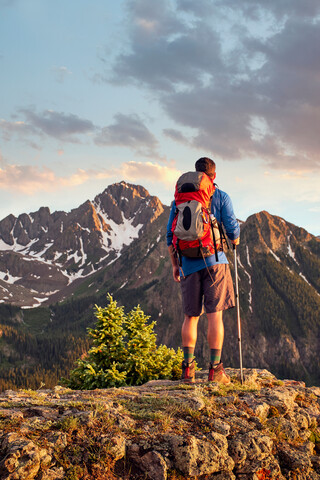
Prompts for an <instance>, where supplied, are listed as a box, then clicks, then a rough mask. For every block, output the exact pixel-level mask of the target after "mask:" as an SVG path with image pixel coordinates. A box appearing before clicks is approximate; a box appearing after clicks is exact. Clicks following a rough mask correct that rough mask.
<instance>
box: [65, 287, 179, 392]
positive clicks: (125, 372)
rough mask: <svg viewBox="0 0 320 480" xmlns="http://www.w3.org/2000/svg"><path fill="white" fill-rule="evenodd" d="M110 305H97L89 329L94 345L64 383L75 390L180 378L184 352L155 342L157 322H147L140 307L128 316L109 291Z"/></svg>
mask: <svg viewBox="0 0 320 480" xmlns="http://www.w3.org/2000/svg"><path fill="white" fill-rule="evenodd" d="M108 300H109V305H108V306H107V307H98V306H97V305H96V306H95V317H96V319H97V320H96V324H95V327H94V328H88V335H89V337H91V339H92V343H93V346H92V347H91V348H90V350H89V351H88V353H87V354H86V356H85V357H84V358H80V359H78V360H77V367H76V368H75V369H74V370H72V371H71V372H70V378H69V379H63V383H64V384H65V385H66V386H68V387H70V388H74V389H80V390H81V389H88V390H90V389H93V388H107V387H120V386H124V385H141V384H143V383H145V382H147V381H148V380H154V379H163V378H169V379H178V378H179V376H180V374H181V362H182V360H183V353H182V350H181V349H178V350H177V351H175V350H174V349H171V348H168V347H166V346H165V345H160V346H159V347H157V345H156V334H155V333H154V331H153V329H154V326H155V322H152V323H150V324H148V323H147V321H148V319H149V317H148V316H146V315H145V314H144V313H143V311H142V310H141V309H140V307H139V306H137V307H135V308H134V309H133V310H131V311H130V312H129V313H128V314H127V315H126V314H125V313H124V310H123V307H119V306H118V305H117V303H116V301H115V300H113V298H112V296H111V295H110V294H108Z"/></svg>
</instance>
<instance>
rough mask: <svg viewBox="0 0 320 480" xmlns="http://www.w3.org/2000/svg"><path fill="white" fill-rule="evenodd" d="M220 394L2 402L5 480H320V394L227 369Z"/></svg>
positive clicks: (127, 391) (57, 396)
mask: <svg viewBox="0 0 320 480" xmlns="http://www.w3.org/2000/svg"><path fill="white" fill-rule="evenodd" d="M228 373H229V374H230V375H231V379H232V383H231V384H230V385H229V386H219V384H216V383H208V382H207V381H206V378H207V372H205V371H204V372H201V371H200V372H197V377H196V383H195V384H194V385H185V384H181V383H180V382H179V381H176V382H173V381H165V380H161V381H157V380H154V381H151V382H148V383H146V384H145V385H142V386H140V387H126V388H119V389H116V388H110V389H102V390H93V391H72V390H70V389H65V388H63V387H59V386H57V387H55V388H54V389H53V390H43V389H40V390H37V391H30V390H29V391H6V392H4V393H2V394H0V417H1V418H0V422H1V433H0V451H1V460H0V475H1V478H2V479H4V480H9V479H16V480H32V479H36V480H40V479H41V480H58V479H63V478H77V479H84V478H86V479H87V480H90V479H94V480H96V479H98V478H101V479H108V480H115V479H116V478H117V479H118V480H141V479H142V478H143V479H146V480H148V479H149V480H176V479H177V478H179V479H180V480H187V479H188V480H191V479H195V480H196V479H198V480H200V479H201V480H238V479H239V480H286V479H291V480H293V479H295V480H317V479H319V478H320V429H319V424H320V388H319V387H309V388H306V387H305V385H304V384H303V382H296V381H291V380H284V381H279V380H278V379H277V378H276V377H275V376H274V375H272V374H271V373H270V372H268V371H266V370H257V369H251V370H250V369H245V371H244V374H245V381H244V384H243V385H241V384H240V383H239V371H238V370H233V369H228Z"/></svg>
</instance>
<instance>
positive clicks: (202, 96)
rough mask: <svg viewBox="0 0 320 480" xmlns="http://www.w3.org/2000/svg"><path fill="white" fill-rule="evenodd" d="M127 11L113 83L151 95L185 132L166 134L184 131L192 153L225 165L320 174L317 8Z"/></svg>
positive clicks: (295, 4) (245, 5)
mask: <svg viewBox="0 0 320 480" xmlns="http://www.w3.org/2000/svg"><path fill="white" fill-rule="evenodd" d="M128 5H129V7H128V18H127V20H128V32H129V33H128V38H127V39H126V40H127V41H129V45H128V47H127V48H126V49H125V50H124V51H122V52H121V53H120V54H118V55H117V56H116V59H115V61H114V64H113V76H112V81H113V82H118V83H128V84H134V85H139V88H140V89H141V87H144V88H146V89H148V90H150V91H152V94H153V97H154V98H156V99H157V100H158V101H159V103H160V105H161V106H162V108H163V110H164V112H165V113H166V114H167V115H168V116H169V117H170V119H171V120H174V121H175V122H176V124H177V125H178V126H179V131H180V132H181V134H182V136H181V135H180V136H179V134H178V133H177V132H178V130H172V129H167V130H164V133H165V134H166V135H167V136H169V137H170V138H175V139H176V140H179V141H183V128H184V127H187V128H191V129H193V131H194V134H193V136H192V138H190V145H192V146H193V147H194V148H196V149H201V150H207V151H209V152H210V153H211V154H212V155H216V156H218V157H221V158H223V159H225V160H239V159H245V158H256V159H258V160H261V159H262V160H264V161H265V163H266V164H267V165H268V166H269V167H271V168H277V169H281V168H283V169H288V168H289V169H291V170H297V169H298V170H299V169H300V168H301V164H303V165H304V168H306V169H308V170H314V169H317V170H318V169H319V167H320V157H319V151H320V136H319V134H318V128H317V125H319V122H320V108H319V106H320V105H319V103H320V95H319V93H320V65H319V62H318V61H317V59H318V58H319V55H320V17H319V14H320V4H319V2H318V1H316V0H307V1H306V2H303V3H302V2H301V1H300V0H284V1H283V2H279V1H278V0H270V2H265V1H264V0H257V1H255V0H243V1H241V2H239V1H238V0H230V2H228V5H227V6H226V2H225V1H222V0H216V1H215V2H214V5H213V2H211V1H209V0H199V1H197V2H194V1H191V0H176V2H170V1H169V0H161V1H159V2H157V8H156V9H154V10H153V9H152V8H151V7H150V2H148V1H147V0H139V1H137V2H128ZM257 118H258V119H260V124H261V125H264V128H261V129H260V131H259V132H258V133H259V134H257V129H256V126H255V119H257ZM188 138H189V136H188Z"/></svg>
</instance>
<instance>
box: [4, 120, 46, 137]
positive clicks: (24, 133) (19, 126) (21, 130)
mask: <svg viewBox="0 0 320 480" xmlns="http://www.w3.org/2000/svg"><path fill="white" fill-rule="evenodd" d="M0 130H1V132H2V138H3V139H4V140H5V141H9V140H10V139H11V138H12V136H13V135H18V136H19V137H22V138H25V137H29V136H30V135H34V134H37V130H36V128H34V127H33V126H32V125H29V124H28V123H26V122H24V121H22V120H19V121H16V122H8V121H7V120H5V119H3V118H2V119H0Z"/></svg>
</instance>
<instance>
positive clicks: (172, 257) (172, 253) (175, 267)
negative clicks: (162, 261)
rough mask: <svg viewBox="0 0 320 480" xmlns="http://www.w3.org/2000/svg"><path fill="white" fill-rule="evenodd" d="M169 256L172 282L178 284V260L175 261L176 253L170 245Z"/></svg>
mask: <svg viewBox="0 0 320 480" xmlns="http://www.w3.org/2000/svg"><path fill="white" fill-rule="evenodd" d="M168 251H169V255H170V260H171V265H172V275H173V280H174V281H175V282H180V271H179V265H178V260H177V255H176V252H175V251H174V249H173V246H172V245H170V246H169V247H168Z"/></svg>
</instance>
